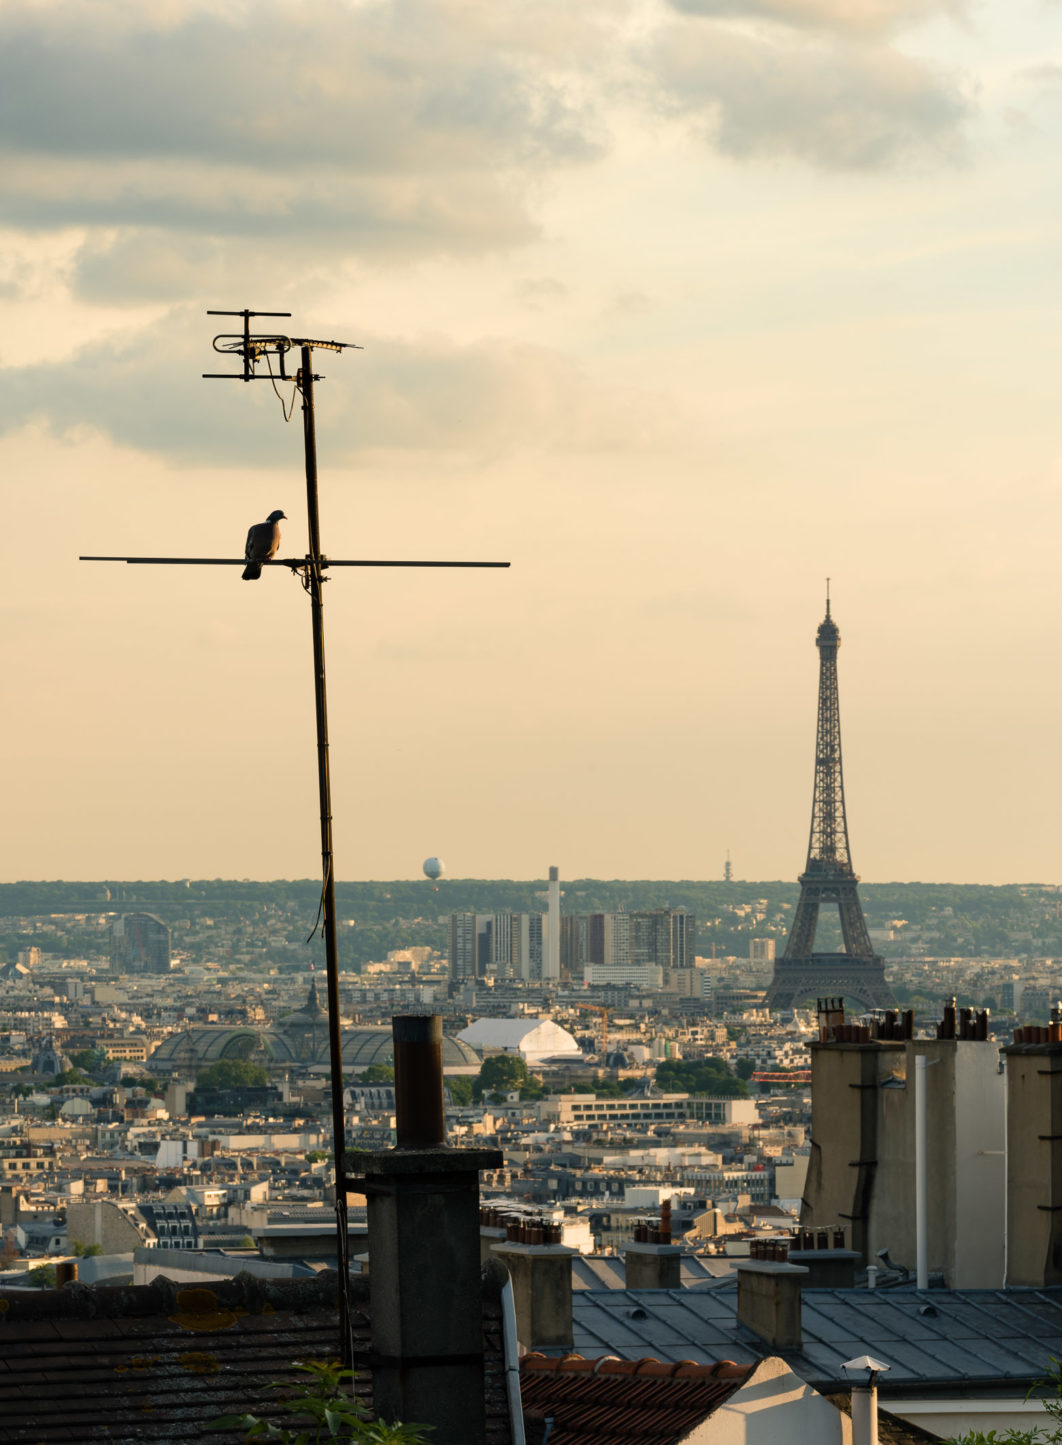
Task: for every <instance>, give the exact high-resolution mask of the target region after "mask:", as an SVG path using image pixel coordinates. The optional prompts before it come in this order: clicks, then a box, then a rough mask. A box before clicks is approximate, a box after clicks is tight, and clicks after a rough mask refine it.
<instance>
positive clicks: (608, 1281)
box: [572, 1254, 737, 1290]
mask: <svg viewBox="0 0 1062 1445" xmlns="http://www.w3.org/2000/svg"><path fill="white" fill-rule="evenodd" d="M736 1262H737V1261H736V1260H733V1259H725V1258H718V1259H716V1258H709V1257H707V1256H702V1255H697V1254H684V1255H682V1256H681V1257H680V1259H679V1276H680V1279H681V1282H682V1286H683V1288H684V1289H688V1288H689V1287H690V1286H691V1285H700V1284H710V1283H711V1281H712V1280H715V1279H718V1278H719V1277H720V1276H721V1275H722V1276H726V1277H732V1278H735V1279H736V1278H737V1276H736V1275H735V1273H734V1267H735V1264H736ZM626 1288H627V1262H626V1260H625V1259H624V1258H623V1256H622V1255H618V1254H593V1255H586V1254H581V1255H578V1256H577V1257H573V1259H572V1289H573V1290H575V1289H626Z"/></svg>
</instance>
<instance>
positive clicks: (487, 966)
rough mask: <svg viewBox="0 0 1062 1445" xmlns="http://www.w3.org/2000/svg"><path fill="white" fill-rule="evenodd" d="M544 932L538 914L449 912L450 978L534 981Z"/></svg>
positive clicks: (540, 973) (538, 973) (539, 966)
mask: <svg viewBox="0 0 1062 1445" xmlns="http://www.w3.org/2000/svg"><path fill="white" fill-rule="evenodd" d="M545 933H546V930H545V925H544V919H543V915H542V914H541V913H479V914H477V913H451V914H450V978H451V980H452V981H455V982H458V981H461V980H464V979H470V978H496V979H522V980H524V981H525V982H526V981H528V980H533V981H537V980H539V979H541V978H542V977H543V957H544V950H545Z"/></svg>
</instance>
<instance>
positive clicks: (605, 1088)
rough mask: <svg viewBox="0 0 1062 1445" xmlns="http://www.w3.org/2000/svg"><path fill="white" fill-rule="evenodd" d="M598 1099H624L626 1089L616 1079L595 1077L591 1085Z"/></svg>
mask: <svg viewBox="0 0 1062 1445" xmlns="http://www.w3.org/2000/svg"><path fill="white" fill-rule="evenodd" d="M591 1088H592V1089H593V1091H594V1093H595V1094H596V1095H597V1097H598V1098H599V1099H625V1098H626V1097H627V1093H626V1090H625V1089H624V1087H623V1085H622V1084H621V1083H620V1081H619V1080H618V1079H595V1080H594V1082H593V1084H592V1085H591Z"/></svg>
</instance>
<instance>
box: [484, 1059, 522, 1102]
mask: <svg viewBox="0 0 1062 1445" xmlns="http://www.w3.org/2000/svg"><path fill="white" fill-rule="evenodd" d="M530 1079H531V1071H530V1070H529V1069H528V1067H527V1065H526V1064H525V1063H524V1061H523V1059H521V1058H520V1057H519V1056H518V1055H517V1054H492V1055H491V1056H490V1058H489V1059H484V1060H483V1065H482V1067H481V1068H480V1071H479V1073H478V1074H477V1075H476V1078H475V1080H474V1081H473V1084H472V1097H473V1099H475V1100H476V1102H477V1103H478V1102H479V1100H480V1099H482V1098H483V1096H484V1095H487V1096H490V1095H492V1094H509V1093H511V1092H512V1091H513V1090H514V1089H524V1088H526V1087H527V1085H528V1083H529V1082H530Z"/></svg>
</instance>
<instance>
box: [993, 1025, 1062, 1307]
mask: <svg viewBox="0 0 1062 1445" xmlns="http://www.w3.org/2000/svg"><path fill="white" fill-rule="evenodd" d="M1057 1027H1058V1021H1057V1018H1056V1011H1055V1010H1052V1019H1051V1024H1050V1025H1049V1026H1048V1027H1047V1028H1030V1027H1028V1026H1026V1027H1023V1028H1021V1029H1016V1030H1015V1037H1017V1035H1018V1034H1019V1033H1020V1034H1021V1035H1022V1039H1023V1041H1022V1042H1015V1043H1013V1044H1008V1045H1007V1047H1006V1048H1005V1049H1004V1050H1003V1052H1004V1054H1005V1055H1006V1061H1007V1063H1006V1068H1007V1212H1006V1218H1007V1256H1006V1257H1007V1278H1006V1281H1005V1283H1006V1284H1007V1285H1008V1286H1009V1285H1031V1286H1033V1287H1035V1288H1042V1287H1043V1286H1044V1285H1051V1284H1062V1040H1060V1041H1056V1040H1055V1038H1054V1037H1053V1036H1052V1035H1053V1033H1054V1032H1055V1030H1056V1029H1057ZM1059 1032H1062V1030H1060V1031H1059ZM1030 1034H1034V1035H1036V1037H1034V1038H1029V1039H1028V1040H1027V1041H1026V1039H1025V1036H1026V1035H1030Z"/></svg>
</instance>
